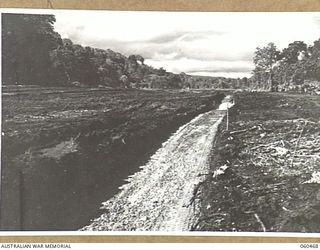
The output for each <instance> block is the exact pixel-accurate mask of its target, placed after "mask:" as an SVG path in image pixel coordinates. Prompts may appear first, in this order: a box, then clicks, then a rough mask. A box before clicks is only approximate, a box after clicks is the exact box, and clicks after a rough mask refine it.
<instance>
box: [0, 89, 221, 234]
mask: <svg viewBox="0 0 320 250" xmlns="http://www.w3.org/2000/svg"><path fill="white" fill-rule="evenodd" d="M224 96H225V95H224V94H223V93H219V92H217V91H212V90H211V91H208V90H188V91H180V90H135V89H107V88H70V87H68V88H67V87H59V88H57V87H39V86H11V87H8V86H3V90H2V148H1V150H2V152H1V158H2V159H1V167H2V169H1V171H2V182H1V184H2V188H1V192H2V193H1V228H2V229H3V230H76V229H79V228H81V227H83V226H85V225H88V224H89V222H90V220H91V219H92V218H95V217H97V216H99V215H100V214H101V213H102V212H101V211H100V210H99V207H100V205H101V202H103V201H106V200H108V199H110V198H111V197H113V196H114V195H115V194H116V193H117V192H118V191H119V190H118V188H119V187H120V186H122V185H123V184H125V183H126V181H125V179H126V178H127V177H128V176H129V175H132V174H134V173H136V172H137V171H138V170H139V166H141V165H143V164H145V163H146V162H147V160H148V159H149V158H150V156H151V155H152V154H153V153H154V152H155V151H156V150H157V149H158V148H160V147H161V144H162V143H163V142H164V141H166V140H167V139H168V138H169V137H170V135H171V134H172V133H173V132H175V131H176V130H177V129H178V128H179V127H180V126H181V125H183V124H185V123H187V122H189V121H190V120H192V119H193V118H194V117H196V116H197V115H199V114H202V113H205V112H208V111H210V110H213V109H215V108H216V107H218V105H219V104H220V102H221V100H222V99H223V98H224ZM146 184H147V183H146Z"/></svg>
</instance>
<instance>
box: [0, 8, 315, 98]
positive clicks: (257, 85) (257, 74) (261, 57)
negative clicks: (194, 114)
mask: <svg viewBox="0 0 320 250" xmlns="http://www.w3.org/2000/svg"><path fill="white" fill-rule="evenodd" d="M55 21H56V19H55V16H54V15H33V14H32V15H31V14H9V13H6V14H2V83H3V84H5V85H6V84H11V85H12V84H23V85H28V84H32V85H42V86H59V85H60V86H61V85H67V86H70V85H75V86H82V85H85V86H107V87H113V88H114V87H136V88H245V89H265V90H272V91H290V90H294V91H305V92H306V91H311V92H312V91H315V90H319V88H320V87H319V82H320V39H319V40H317V41H315V42H314V44H313V45H310V46H308V45H307V44H306V43H304V42H303V41H295V42H293V43H290V44H289V45H288V47H286V48H284V49H283V50H279V49H278V48H277V47H276V45H275V44H274V43H269V44H268V45H267V46H265V47H261V48H259V47H258V48H257V49H256V51H255V53H254V57H253V62H254V64H255V68H254V70H253V73H252V77H250V78H246V77H244V78H241V79H240V78H238V79H232V78H224V77H207V76H190V75H187V74H185V73H180V74H174V73H171V72H167V71H166V70H165V69H163V68H160V69H156V68H153V67H151V66H148V65H146V64H145V63H144V58H143V57H142V56H140V55H130V56H128V57H126V56H124V55H122V54H120V53H117V52H114V51H112V50H111V49H107V50H103V49H98V48H92V47H88V46H81V45H79V44H74V43H73V42H72V41H71V40H70V39H62V38H61V36H60V34H59V33H57V32H55V31H54V26H53V25H54V23H55Z"/></svg>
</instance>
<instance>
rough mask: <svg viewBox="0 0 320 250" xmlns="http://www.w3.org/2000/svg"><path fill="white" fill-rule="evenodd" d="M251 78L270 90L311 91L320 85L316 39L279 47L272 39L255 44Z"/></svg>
mask: <svg viewBox="0 0 320 250" xmlns="http://www.w3.org/2000/svg"><path fill="white" fill-rule="evenodd" d="M253 61H254V64H255V69H254V70H253V76H252V82H254V83H255V84H256V85H258V86H260V87H261V88H264V89H269V90H271V91H299V92H313V91H317V90H319V88H320V85H319V82H320V39H319V40H316V41H315V42H314V43H313V45H310V46H308V45H307V44H306V43H305V42H303V41H295V42H293V43H290V44H289V45H288V47H286V48H284V49H283V50H279V49H278V48H277V47H276V45H275V44H274V43H269V44H268V45H267V46H265V47H262V48H259V47H258V48H257V49H256V51H255V54H254V58H253Z"/></svg>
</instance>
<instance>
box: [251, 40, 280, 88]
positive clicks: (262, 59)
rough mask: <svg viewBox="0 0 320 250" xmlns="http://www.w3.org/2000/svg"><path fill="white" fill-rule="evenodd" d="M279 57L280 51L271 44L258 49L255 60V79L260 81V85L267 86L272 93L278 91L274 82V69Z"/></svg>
mask: <svg viewBox="0 0 320 250" xmlns="http://www.w3.org/2000/svg"><path fill="white" fill-rule="evenodd" d="M279 56H280V51H279V50H278V49H277V47H276V46H275V45H274V43H269V44H268V45H267V46H266V47H262V48H259V47H258V48H257V49H256V51H255V54H254V58H253V62H254V64H255V69H254V71H253V74H254V77H255V78H256V79H258V81H259V82H260V84H262V85H265V86H267V88H270V89H271V90H272V91H274V90H276V84H275V82H274V81H273V68H274V66H275V65H276V63H277V61H278V59H279Z"/></svg>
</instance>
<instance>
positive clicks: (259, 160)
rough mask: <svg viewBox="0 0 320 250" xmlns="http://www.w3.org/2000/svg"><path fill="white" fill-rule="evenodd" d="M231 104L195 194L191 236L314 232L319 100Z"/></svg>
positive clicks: (254, 96) (272, 96) (247, 96)
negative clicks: (200, 233)
mask: <svg viewBox="0 0 320 250" xmlns="http://www.w3.org/2000/svg"><path fill="white" fill-rule="evenodd" d="M234 100H235V105H234V106H233V107H232V108H231V109H230V112H229V121H230V122H229V125H228V129H227V127H226V120H225V121H224V122H223V123H222V124H221V126H220V128H219V133H218V136H217V137H216V140H215V142H214V147H213V149H212V152H211V164H210V168H211V173H210V174H209V175H208V176H207V178H206V179H205V181H203V182H202V183H201V185H199V186H198V187H197V194H196V195H195V197H194V199H195V202H197V203H198V205H200V211H196V213H197V217H198V221H197V222H196V223H195V224H194V225H193V229H192V230H195V231H243V232H250V231H251V232H259V231H262V232H270V231H272V232H309V233H310V232H311V233H319V232H320V121H319V119H320V97H319V96H314V95H299V94H287V93H267V92H260V93H258V92H236V93H235V94H234ZM217 172H219V173H220V174H219V175H217V174H216V173H217Z"/></svg>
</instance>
